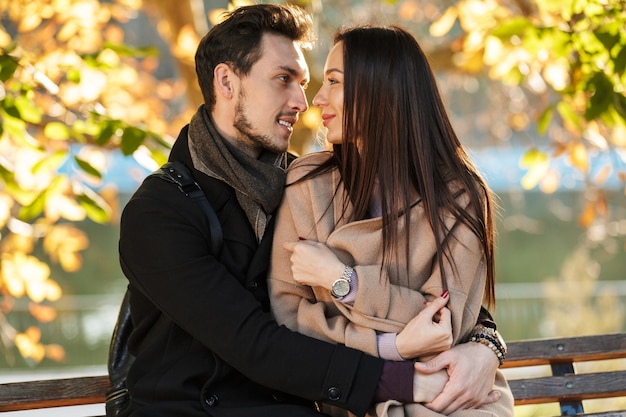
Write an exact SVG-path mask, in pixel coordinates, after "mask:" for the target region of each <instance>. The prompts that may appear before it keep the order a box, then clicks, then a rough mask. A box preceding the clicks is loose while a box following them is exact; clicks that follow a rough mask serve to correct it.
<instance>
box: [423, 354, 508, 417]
mask: <svg viewBox="0 0 626 417" xmlns="http://www.w3.org/2000/svg"><path fill="white" fill-rule="evenodd" d="M499 364H500V362H499V361H498V358H497V357H496V355H494V353H493V351H492V350H491V349H489V348H488V347H487V346H485V345H483V344H481V343H474V342H467V343H462V344H460V345H457V346H454V347H453V348H452V349H450V350H447V351H445V352H442V353H440V354H439V355H437V356H436V357H435V358H433V359H431V360H429V361H428V362H416V363H415V369H416V370H417V371H418V372H421V373H425V374H432V373H435V372H437V371H440V370H442V369H444V368H446V369H447V371H448V377H449V379H448V383H447V384H446V385H445V386H444V387H443V392H442V393H441V394H439V395H438V396H437V398H435V399H434V400H433V401H432V402H430V403H427V404H424V405H425V406H426V407H428V408H430V409H431V410H433V411H436V412H439V413H442V414H446V415H448V414H451V413H453V412H455V411H457V410H463V409H468V408H478V407H480V406H481V405H483V404H490V403H493V402H496V401H498V399H500V396H501V395H502V394H501V393H500V392H499V391H497V390H493V384H494V381H495V376H496V371H497V369H498V366H499Z"/></svg>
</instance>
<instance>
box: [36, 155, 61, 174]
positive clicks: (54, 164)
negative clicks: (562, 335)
mask: <svg viewBox="0 0 626 417" xmlns="http://www.w3.org/2000/svg"><path fill="white" fill-rule="evenodd" d="M66 159H67V152H66V151H56V152H54V153H53V154H52V155H50V156H47V157H45V158H43V159H41V160H40V161H39V162H37V163H36V164H35V165H33V168H32V172H33V174H37V173H38V172H39V171H41V170H44V169H46V170H56V169H58V168H59V167H60V166H61V165H62V164H63V162H64V161H65V160H66Z"/></svg>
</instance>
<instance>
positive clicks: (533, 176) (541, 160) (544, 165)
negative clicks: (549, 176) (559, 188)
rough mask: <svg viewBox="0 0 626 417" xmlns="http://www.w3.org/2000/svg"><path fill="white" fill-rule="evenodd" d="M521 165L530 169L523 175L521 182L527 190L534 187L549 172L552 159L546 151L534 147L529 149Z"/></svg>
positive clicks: (521, 160) (523, 156)
mask: <svg viewBox="0 0 626 417" xmlns="http://www.w3.org/2000/svg"><path fill="white" fill-rule="evenodd" d="M519 164H520V167H521V168H526V169H528V171H527V172H526V174H525V175H524V176H523V177H522V180H521V184H522V187H523V188H524V189H525V190H530V189H532V188H534V187H535V186H536V185H537V184H539V182H540V181H541V180H542V179H543V177H544V176H545V175H546V173H547V172H548V168H549V165H550V159H549V158H548V155H547V154H546V153H545V152H542V151H540V150H539V149H536V148H533V149H530V150H529V151H527V152H526V153H525V154H524V155H522V158H521V159H520V163H519Z"/></svg>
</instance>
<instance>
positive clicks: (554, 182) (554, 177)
mask: <svg viewBox="0 0 626 417" xmlns="http://www.w3.org/2000/svg"><path fill="white" fill-rule="evenodd" d="M560 182H561V177H560V176H559V173H558V172H557V171H556V170H554V169H551V170H549V171H548V172H547V173H546V174H545V176H544V177H543V179H542V180H541V181H540V183H539V189H540V190H541V191H542V192H543V193H545V194H553V193H555V192H556V191H557V190H558V189H559V185H560Z"/></svg>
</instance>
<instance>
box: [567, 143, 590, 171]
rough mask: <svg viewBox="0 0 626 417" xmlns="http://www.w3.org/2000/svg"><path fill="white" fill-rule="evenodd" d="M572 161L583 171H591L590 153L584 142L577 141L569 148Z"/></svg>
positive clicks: (569, 156)
mask: <svg viewBox="0 0 626 417" xmlns="http://www.w3.org/2000/svg"><path fill="white" fill-rule="evenodd" d="M567 155H568V158H569V161H570V163H571V164H572V165H573V166H574V167H576V168H578V169H579V170H581V171H582V172H585V173H586V172H588V171H589V155H588V153H587V148H586V147H585V145H583V144H582V143H576V144H574V145H573V146H571V147H570V148H569V149H568V154H567Z"/></svg>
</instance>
